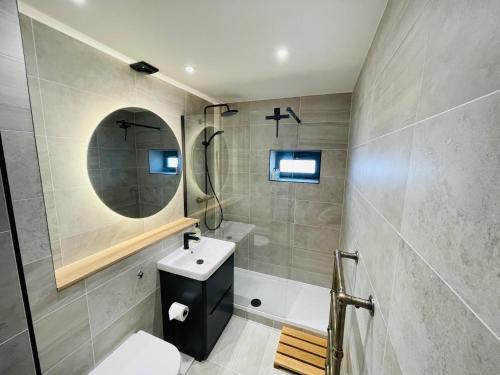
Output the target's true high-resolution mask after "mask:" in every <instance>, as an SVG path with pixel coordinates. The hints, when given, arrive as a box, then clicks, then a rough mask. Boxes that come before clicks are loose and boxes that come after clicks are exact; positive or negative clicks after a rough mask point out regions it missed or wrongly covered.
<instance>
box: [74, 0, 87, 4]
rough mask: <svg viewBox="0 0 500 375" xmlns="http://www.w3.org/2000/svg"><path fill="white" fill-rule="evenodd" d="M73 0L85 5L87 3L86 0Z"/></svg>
mask: <svg viewBox="0 0 500 375" xmlns="http://www.w3.org/2000/svg"><path fill="white" fill-rule="evenodd" d="M71 1H73V2H74V3H75V4H78V5H83V4H85V1H86V0H71Z"/></svg>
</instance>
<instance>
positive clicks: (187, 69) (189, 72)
mask: <svg viewBox="0 0 500 375" xmlns="http://www.w3.org/2000/svg"><path fill="white" fill-rule="evenodd" d="M184 70H185V71H186V73H188V74H193V73H194V68H193V67H192V66H190V65H188V66H186V67H185V68H184Z"/></svg>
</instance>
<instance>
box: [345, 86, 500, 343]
mask: <svg viewBox="0 0 500 375" xmlns="http://www.w3.org/2000/svg"><path fill="white" fill-rule="evenodd" d="M499 91H500V90H499ZM349 183H350V184H351V185H352V187H353V188H354V189H355V190H356V191H357V192H358V194H359V195H360V197H362V198H363V200H365V201H366V202H367V203H368V204H369V205H370V206H371V207H372V209H373V210H375V212H376V213H377V214H378V215H379V216H380V217H381V218H382V219H383V220H384V221H385V222H386V223H387V224H389V226H390V227H391V229H392V230H394V232H395V233H396V234H397V235H398V236H399V237H400V238H401V239H402V240H403V241H404V242H405V243H406V244H407V245H408V246H409V247H410V249H411V250H412V251H413V252H414V253H415V254H416V255H417V256H418V257H419V258H420V259H421V260H422V261H423V262H424V263H425V265H427V267H429V269H430V270H431V271H432V272H433V273H434V274H435V275H436V276H437V277H438V278H439V279H440V280H441V281H442V282H443V283H444V284H445V285H446V286H447V287H448V289H449V290H451V292H452V293H453V294H454V295H455V296H456V297H457V298H458V299H459V300H460V301H461V302H462V303H463V304H464V305H465V306H466V307H467V309H468V310H470V312H471V313H472V314H473V315H474V316H475V317H476V318H477V319H478V320H479V321H480V322H481V323H482V324H483V326H484V327H486V329H487V330H488V331H489V332H490V333H491V334H492V335H493V336H494V337H495V338H496V339H497V340H498V341H500V337H499V336H498V335H497V334H496V333H495V332H494V331H493V329H492V328H491V327H490V326H489V325H488V324H486V322H485V321H484V320H483V319H482V318H481V317H480V316H479V315H478V314H477V313H476V312H475V311H474V310H473V309H472V307H471V306H470V305H469V304H468V303H467V302H466V301H465V300H464V298H462V296H461V295H460V294H459V293H458V292H457V291H456V290H455V289H454V288H453V287H452V286H451V285H450V284H449V283H448V282H447V281H446V280H445V279H444V278H443V277H442V276H441V275H440V274H439V273H438V272H437V270H436V269H435V268H434V267H433V266H432V265H431V264H430V263H429V262H428V261H427V260H426V259H425V258H424V257H423V256H422V255H421V254H420V253H419V252H418V251H417V250H416V249H415V247H414V246H413V245H412V244H411V243H410V242H408V241H407V240H406V238H405V237H403V235H402V234H401V233H400V232H399V231H398V230H397V229H396V228H395V227H394V226H393V225H392V224H391V223H390V222H389V221H388V220H387V219H386V218H385V216H384V215H382V214H381V213H380V211H379V210H378V209H377V208H376V207H375V206H374V205H373V204H372V203H371V202H370V201H369V200H368V199H366V198H365V197H364V195H363V194H361V192H360V191H359V190H358V188H357V187H356V186H355V185H353V184H352V182H351V181H349Z"/></svg>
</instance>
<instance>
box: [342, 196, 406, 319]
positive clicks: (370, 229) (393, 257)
mask: <svg viewBox="0 0 500 375" xmlns="http://www.w3.org/2000/svg"><path fill="white" fill-rule="evenodd" d="M347 204H348V206H347V207H346V209H347V210H349V217H347V218H346V220H347V221H348V222H349V224H348V225H349V229H347V228H346V230H345V235H346V236H348V237H349V238H347V239H346V240H347V241H348V243H349V244H352V245H351V246H353V247H352V248H350V249H349V250H350V251H354V250H357V251H359V252H360V253H361V258H362V260H363V264H364V265H365V267H366V270H367V272H368V275H369V277H370V280H371V283H372V284H373V288H374V289H375V293H376V294H377V298H378V303H379V304H380V309H381V312H382V314H383V316H384V317H385V319H386V321H387V319H388V317H389V309H390V299H391V291H392V284H393V280H394V273H395V272H398V271H397V269H396V264H397V258H398V253H399V248H400V246H401V239H400V238H399V236H398V234H397V233H396V232H395V231H394V229H393V228H392V227H391V226H390V225H389V224H388V223H387V222H386V221H385V218H383V217H382V216H380V215H379V214H378V213H377V212H375V210H374V209H373V208H372V207H370V205H369V204H368V202H366V201H365V200H364V199H363V198H362V197H361V196H360V195H359V194H358V193H357V192H356V191H352V192H351V194H350V196H349V201H348V203H347Z"/></svg>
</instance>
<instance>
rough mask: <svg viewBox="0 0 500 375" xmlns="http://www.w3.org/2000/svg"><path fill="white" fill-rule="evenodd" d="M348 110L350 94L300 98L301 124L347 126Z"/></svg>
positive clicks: (349, 107)
mask: <svg viewBox="0 0 500 375" xmlns="http://www.w3.org/2000/svg"><path fill="white" fill-rule="evenodd" d="M350 109H351V93H345V94H329V95H312V96H303V97H301V98H300V119H301V120H302V122H303V123H320V122H334V123H342V124H348V123H349V119H350Z"/></svg>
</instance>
